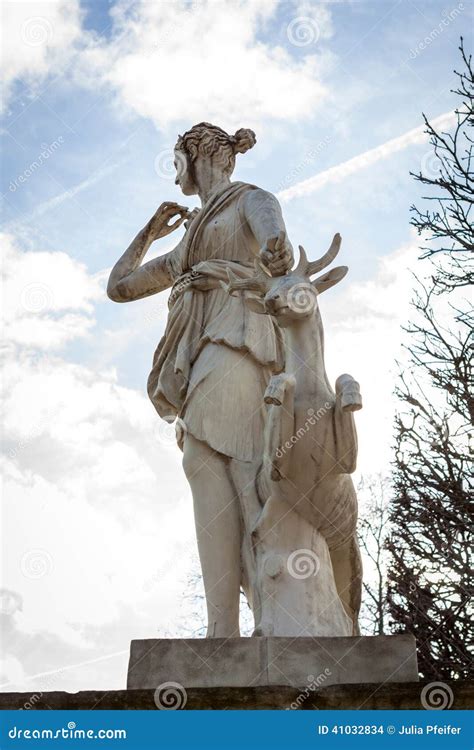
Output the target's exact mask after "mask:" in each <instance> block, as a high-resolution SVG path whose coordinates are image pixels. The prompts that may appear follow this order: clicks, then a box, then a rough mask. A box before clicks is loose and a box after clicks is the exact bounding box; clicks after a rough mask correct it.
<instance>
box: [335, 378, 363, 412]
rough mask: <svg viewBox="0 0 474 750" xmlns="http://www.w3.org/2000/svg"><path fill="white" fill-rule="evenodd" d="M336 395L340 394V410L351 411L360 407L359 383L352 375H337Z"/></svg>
mask: <svg viewBox="0 0 474 750" xmlns="http://www.w3.org/2000/svg"><path fill="white" fill-rule="evenodd" d="M336 395H338V396H340V404H341V409H342V411H344V412H351V411H358V410H359V409H362V396H361V395H360V387H359V383H358V382H357V381H356V380H354V378H353V377H352V375H347V374H344V375H339V377H338V379H337V380H336Z"/></svg>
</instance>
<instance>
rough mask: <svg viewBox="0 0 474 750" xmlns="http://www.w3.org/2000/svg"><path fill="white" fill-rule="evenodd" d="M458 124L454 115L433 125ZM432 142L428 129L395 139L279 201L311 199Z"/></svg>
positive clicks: (285, 192) (287, 192)
mask: <svg viewBox="0 0 474 750" xmlns="http://www.w3.org/2000/svg"><path fill="white" fill-rule="evenodd" d="M455 122H456V115H455V113H454V112H445V113H444V114H442V115H439V117H435V118H434V119H433V120H432V121H431V124H432V125H433V127H434V128H440V129H442V130H443V129H444V130H446V129H450V128H451V127H452V126H453V125H454V124H455ZM427 140H428V136H427V135H426V133H425V126H424V125H420V126H419V127H418V128H413V130H409V131H408V132H407V133H404V134H403V135H400V136H397V138H392V139H391V140H389V141H386V143H382V144H381V145H380V146H376V147H375V148H371V149H369V150H368V151H364V153H363V154H359V155H358V156H354V157H353V158H352V159H348V160H347V161H345V162H342V164H337V165H336V166H335V167H330V168H329V169H325V170H324V172H320V173H319V174H316V175H314V177H309V178H308V179H306V180H302V181H301V182H298V183H297V184H296V185H292V186H291V187H289V188H287V189H286V190H282V191H281V192H279V193H278V194H277V195H278V198H279V199H280V200H281V201H283V202H286V201H289V200H291V199H292V198H300V197H301V196H304V195H310V194H311V193H314V192H316V190H319V189H320V188H322V187H324V186H325V185H327V184H329V183H333V184H334V183H338V182H342V181H343V180H345V179H346V178H347V177H349V176H350V175H352V174H355V173H357V172H360V171H361V170H362V169H366V168H367V167H370V166H372V164H376V163H377V162H378V161H381V160H382V159H388V158H389V157H390V156H393V154H396V153H397V152H398V151H402V150H403V149H405V148H407V147H408V146H411V145H413V144H416V143H423V142H425V141H427Z"/></svg>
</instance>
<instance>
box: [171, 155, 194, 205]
mask: <svg viewBox="0 0 474 750" xmlns="http://www.w3.org/2000/svg"><path fill="white" fill-rule="evenodd" d="M174 166H175V168H176V179H175V185H179V186H180V188H181V192H182V193H183V194H184V195H196V194H197V187H196V185H195V184H194V180H193V178H192V175H191V170H190V169H189V164H188V158H187V156H186V154H185V153H184V151H181V150H180V149H177V148H175V150H174Z"/></svg>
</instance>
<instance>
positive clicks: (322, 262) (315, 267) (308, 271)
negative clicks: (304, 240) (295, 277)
mask: <svg viewBox="0 0 474 750" xmlns="http://www.w3.org/2000/svg"><path fill="white" fill-rule="evenodd" d="M341 242H342V238H341V235H340V234H339V233H337V234H335V235H334V237H333V240H332V242H331V246H330V248H329V250H328V251H327V253H324V255H323V256H322V257H321V258H319V260H312V261H309V260H308V258H307V256H306V252H305V249H304V247H303V246H302V245H299V250H300V259H299V263H298V266H297V268H296V269H295V270H296V271H297V272H298V273H299V274H300V275H303V276H308V277H310V276H312V275H313V274H314V273H317V272H318V271H321V270H322V269H323V268H326V266H328V265H329V264H330V263H332V262H333V260H334V258H335V257H336V255H337V254H338V252H339V250H340V248H341Z"/></svg>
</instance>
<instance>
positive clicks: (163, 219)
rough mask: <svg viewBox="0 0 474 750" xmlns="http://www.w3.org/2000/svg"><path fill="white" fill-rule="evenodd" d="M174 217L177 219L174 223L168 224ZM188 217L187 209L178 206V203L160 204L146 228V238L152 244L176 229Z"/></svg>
mask: <svg viewBox="0 0 474 750" xmlns="http://www.w3.org/2000/svg"><path fill="white" fill-rule="evenodd" d="M176 216H177V217H178V218H177V219H176V221H174V222H173V223H172V224H170V221H171V220H172V219H174V218H175V217H176ZM188 216H189V209H188V208H186V206H180V205H179V203H172V202H166V203H162V204H161V206H160V207H159V208H158V209H157V211H156V212H155V214H154V215H153V216H152V217H151V219H150V221H149V222H148V224H147V226H146V230H147V232H148V236H149V237H150V238H151V241H152V242H153V241H154V240H158V239H160V237H166V236H167V235H168V234H171V232H174V230H175V229H178V227H180V226H181V224H182V223H183V221H184V220H185V219H187V218H188Z"/></svg>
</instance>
